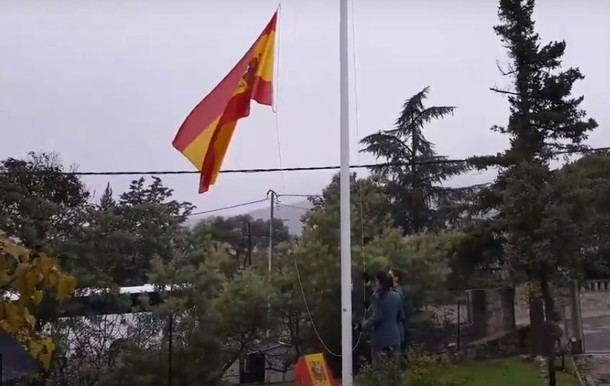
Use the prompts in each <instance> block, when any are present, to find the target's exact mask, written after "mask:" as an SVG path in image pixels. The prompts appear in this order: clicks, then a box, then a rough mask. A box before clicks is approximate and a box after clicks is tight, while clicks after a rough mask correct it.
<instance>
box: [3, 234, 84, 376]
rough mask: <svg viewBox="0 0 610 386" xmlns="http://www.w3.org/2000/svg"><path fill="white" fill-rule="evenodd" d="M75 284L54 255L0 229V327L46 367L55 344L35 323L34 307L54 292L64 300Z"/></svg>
mask: <svg viewBox="0 0 610 386" xmlns="http://www.w3.org/2000/svg"><path fill="white" fill-rule="evenodd" d="M74 287H75V280H74V278H73V277H71V276H69V275H66V274H64V273H63V272H62V271H61V270H60V267H59V265H58V264H57V260H56V259H54V258H52V257H49V256H47V255H46V254H44V253H42V252H34V251H32V250H29V249H26V248H24V247H22V246H20V245H18V244H17V243H15V242H13V241H11V240H10V239H8V238H6V236H5V235H4V234H1V233H0V328H1V329H2V330H4V331H6V332H8V333H9V334H11V335H13V336H15V337H16V338H17V340H18V341H19V342H21V344H23V346H25V347H26V349H27V350H28V351H29V352H30V353H31V354H32V356H33V357H34V358H36V359H37V360H39V361H40V362H41V363H42V365H43V366H44V368H45V369H48V368H49V366H50V364H51V358H52V355H53V351H54V349H55V345H54V343H53V340H52V339H51V338H50V337H49V336H47V335H46V334H44V333H42V332H40V328H38V326H37V320H36V317H35V314H36V311H37V308H38V307H39V306H40V304H41V302H42V301H43V299H44V298H47V297H49V296H52V295H53V294H54V295H55V298H56V300H57V301H60V302H61V301H64V300H66V299H67V298H69V297H70V295H71V293H72V291H73V290H74Z"/></svg>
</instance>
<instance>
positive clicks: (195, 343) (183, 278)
mask: <svg viewBox="0 0 610 386" xmlns="http://www.w3.org/2000/svg"><path fill="white" fill-rule="evenodd" d="M201 258H202V259H201V262H200V263H199V264H198V265H193V264H191V263H188V262H186V261H185V260H183V259H174V260H171V261H169V262H167V263H164V262H162V261H161V260H160V259H157V260H156V261H155V263H154V267H153V272H152V273H151V277H152V279H153V280H154V282H155V284H156V285H157V286H158V287H159V290H161V291H162V293H164V303H163V304H162V305H160V306H158V307H155V308H154V309H152V312H153V316H154V317H155V318H157V319H158V320H168V318H169V315H172V317H173V320H174V322H173V326H174V327H173V331H174V332H173V349H172V352H173V360H174V384H175V385H192V384H205V385H217V384H219V383H220V379H221V377H222V375H223V374H224V373H225V371H226V370H227V369H228V368H229V367H230V366H231V365H232V364H233V363H234V362H235V361H236V360H237V359H239V358H240V356H242V355H243V354H244V353H245V352H248V351H250V350H254V349H256V348H258V344H260V343H261V341H262V339H263V338H264V333H265V331H266V330H267V329H270V328H272V327H273V318H272V317H271V314H270V313H269V312H268V310H269V308H268V305H270V306H271V307H274V306H275V302H276V301H277V300H276V297H275V295H274V294H273V292H272V290H271V287H270V286H269V285H268V284H267V282H266V280H264V278H263V277H261V276H259V275H258V274H257V273H256V272H254V271H249V270H246V271H242V272H240V273H239V274H237V275H233V276H231V277H228V276H226V275H225V273H224V272H223V270H222V269H221V265H222V261H224V260H225V259H226V258H227V256H226V254H225V253H224V252H223V251H222V250H221V249H217V248H212V249H210V250H209V252H208V254H206V255H205V256H201ZM177 283H181V284H177ZM170 288H171V292H168V291H165V289H170ZM155 328H157V336H163V338H161V339H159V340H157V341H155V340H148V341H140V342H132V343H131V344H130V345H129V346H128V348H127V349H126V350H125V351H124V352H123V354H122V355H121V356H120V358H119V366H118V367H116V368H115V369H114V370H113V371H112V373H111V374H110V375H109V377H108V379H107V381H106V382H108V383H107V384H113V385H115V384H116V385H147V384H151V383H150V382H151V381H152V380H158V379H166V377H167V364H166V363H167V362H166V358H167V355H168V351H167V350H168V346H167V342H168V340H167V337H168V331H167V324H166V323H161V324H158V325H157V326H156V327H155ZM152 335H154V334H152ZM153 383H154V381H153Z"/></svg>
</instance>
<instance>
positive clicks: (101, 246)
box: [60, 177, 193, 286]
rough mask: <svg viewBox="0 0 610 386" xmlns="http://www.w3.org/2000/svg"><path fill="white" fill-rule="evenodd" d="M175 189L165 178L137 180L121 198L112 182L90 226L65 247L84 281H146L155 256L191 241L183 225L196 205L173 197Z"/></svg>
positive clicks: (109, 283)
mask: <svg viewBox="0 0 610 386" xmlns="http://www.w3.org/2000/svg"><path fill="white" fill-rule="evenodd" d="M172 193H173V191H172V190H171V189H169V188H167V187H165V186H164V185H163V183H162V181H161V180H160V179H159V178H156V177H153V179H152V182H150V183H149V184H146V181H145V180H144V179H143V178H141V179H138V180H135V181H133V182H132V183H131V185H130V187H129V190H128V191H127V192H124V193H122V194H121V195H120V196H119V199H118V200H115V199H114V198H113V195H112V190H111V189H110V187H109V186H108V187H107V188H106V191H105V192H104V194H103V195H102V197H101V199H100V201H99V203H98V204H96V205H94V206H92V207H90V208H89V211H88V216H87V220H88V226H87V227H83V228H81V229H80V232H79V233H78V237H75V238H73V239H71V240H68V241H67V242H66V243H64V244H63V245H62V246H61V249H60V252H61V253H62V255H63V256H65V257H66V258H67V260H68V263H69V264H70V268H71V270H72V271H73V272H75V274H76V275H77V276H78V277H79V281H80V282H81V283H82V284H83V285H87V286H91V285H95V286H112V285H123V286H126V285H140V284H144V283H146V282H148V278H147V272H148V271H149V270H150V268H151V263H152V261H153V259H154V258H156V257H160V258H162V259H164V260H168V259H170V258H171V257H173V256H175V255H176V254H177V253H183V252H184V251H186V250H187V248H188V246H189V231H188V229H186V228H185V227H184V226H183V223H184V221H185V220H186V218H187V216H188V214H189V213H190V212H191V211H192V209H193V206H192V205H191V204H190V203H188V202H178V201H176V200H172V199H171V197H172Z"/></svg>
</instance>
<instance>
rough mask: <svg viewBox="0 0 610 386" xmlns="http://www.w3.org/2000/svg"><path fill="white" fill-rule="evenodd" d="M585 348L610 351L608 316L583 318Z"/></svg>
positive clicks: (589, 350) (587, 349) (609, 319)
mask: <svg viewBox="0 0 610 386" xmlns="http://www.w3.org/2000/svg"><path fill="white" fill-rule="evenodd" d="M583 333H584V335H585V350H586V351H587V352H588V353H590V352H607V353H610V316H600V317H597V318H587V319H585V320H583Z"/></svg>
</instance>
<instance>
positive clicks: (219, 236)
mask: <svg viewBox="0 0 610 386" xmlns="http://www.w3.org/2000/svg"><path fill="white" fill-rule="evenodd" d="M206 239H212V240H214V241H218V242H221V243H225V244H226V245H227V247H228V252H229V254H230V255H231V258H232V260H233V261H234V262H235V268H239V267H243V266H245V265H246V264H247V263H248V260H249V257H250V256H249V252H251V253H252V255H253V262H254V263H255V264H256V262H257V261H259V262H260V260H261V259H262V258H263V257H264V256H265V259H266V254H267V249H268V248H269V220H262V219H253V218H252V216H250V215H248V214H246V215H238V216H231V217H221V216H217V217H210V218H206V219H203V220H201V221H200V222H199V223H197V225H195V226H194V227H193V230H192V240H193V243H195V244H202V243H203V244H205V240H206ZM289 240H290V234H289V232H288V227H286V226H285V225H284V223H283V222H282V220H280V219H274V221H273V241H274V245H277V244H279V243H282V242H286V241H289ZM263 255H264V256H263Z"/></svg>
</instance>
